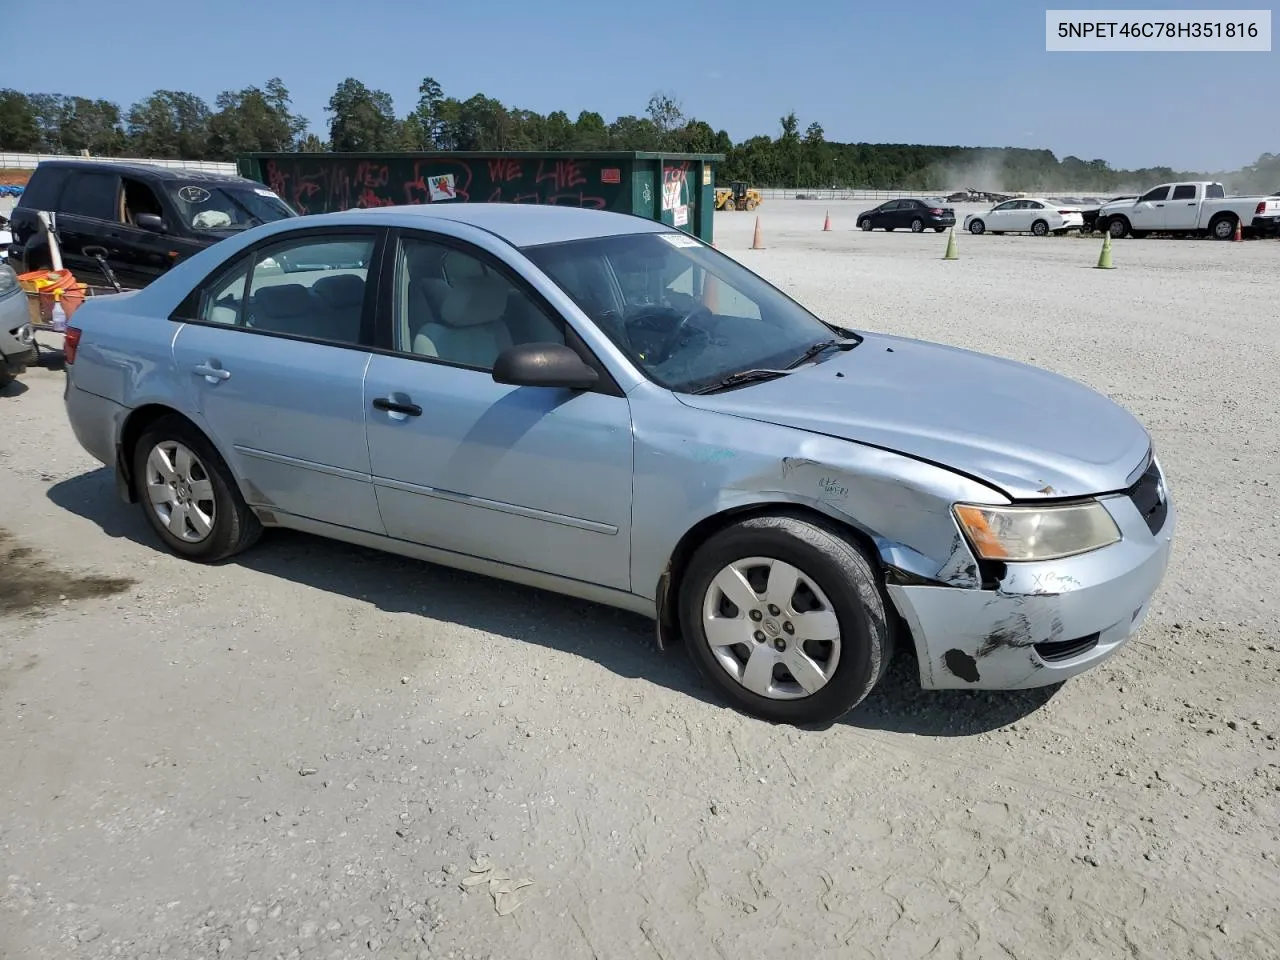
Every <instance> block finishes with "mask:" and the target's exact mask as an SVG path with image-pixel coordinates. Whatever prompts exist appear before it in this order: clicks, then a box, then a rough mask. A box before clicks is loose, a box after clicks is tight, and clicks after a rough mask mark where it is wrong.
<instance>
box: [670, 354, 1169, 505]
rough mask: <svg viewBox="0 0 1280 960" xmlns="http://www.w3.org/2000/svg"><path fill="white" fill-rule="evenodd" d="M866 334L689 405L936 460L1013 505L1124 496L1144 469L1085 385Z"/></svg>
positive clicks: (1133, 424) (1122, 413) (684, 398)
mask: <svg viewBox="0 0 1280 960" xmlns="http://www.w3.org/2000/svg"><path fill="white" fill-rule="evenodd" d="M861 335H862V336H864V337H865V340H864V341H863V343H862V344H861V345H859V346H857V347H855V348H854V349H852V350H849V351H846V352H844V353H839V354H835V355H834V356H832V357H831V359H829V360H826V361H824V362H821V363H817V364H811V365H809V366H805V367H801V368H800V369H798V370H796V371H795V372H793V373H792V374H790V375H788V376H785V377H779V378H777V379H775V380H769V381H765V382H762V383H756V384H751V385H748V386H744V387H740V388H737V389H733V390H728V391H726V392H724V393H719V394H708V395H704V396H699V395H690V394H681V395H679V397H680V400H681V402H683V403H685V404H688V405H689V406H691V407H697V408H700V409H704V410H709V411H715V412H718V413H723V414H727V415H729V416H735V417H743V418H746V419H751V420H759V421H762V422H765V423H773V424H778V425H780V426H788V427H794V428H796V429H799V430H807V431H811V432H813V433H821V434H825V435H827V436H832V437H839V438H841V439H845V440H851V441H853V442H855V443H863V444H868V445H871V446H875V447H881V448H883V449H887V450H892V451H894V452H897V453H902V454H905V455H907V456H910V457H915V458H917V459H920V460H927V461H929V462H931V463H936V464H939V465H941V466H944V467H947V468H949V469H952V470H955V471H957V472H960V473H963V474H967V475H968V476H971V477H974V478H975V479H978V480H981V481H983V482H985V483H987V484H989V485H991V486H994V487H996V488H997V489H999V490H1000V491H1002V492H1003V493H1005V494H1006V495H1007V496H1009V497H1011V498H1013V499H1033V500H1034V499H1044V498H1048V497H1075V496H1087V495H1091V494H1099V493H1107V492H1111V491H1115V490H1122V489H1124V488H1126V487H1127V486H1128V485H1129V483H1130V482H1131V480H1130V478H1131V477H1133V476H1135V475H1136V472H1137V471H1138V469H1139V468H1140V467H1142V466H1144V463H1145V459H1146V455H1147V453H1148V451H1149V450H1150V447H1151V438H1150V436H1149V435H1148V433H1147V431H1146V429H1145V428H1144V427H1143V426H1142V424H1141V423H1139V422H1138V420H1137V419H1136V418H1135V417H1134V416H1133V415H1132V414H1130V413H1129V412H1128V411H1127V410H1125V409H1124V408H1123V407H1121V406H1119V405H1118V404H1116V403H1113V402H1112V401H1111V400H1109V399H1107V398H1106V397H1104V396H1102V395H1101V394H1099V393H1096V392H1095V391H1093V390H1091V389H1089V388H1088V387H1086V386H1084V385H1083V384H1080V383H1077V382H1075V381H1074V380H1069V379H1067V378H1066V377H1062V376H1059V375H1058V374H1055V373H1050V372H1049V371H1047V370H1041V369H1040V368H1038V367H1033V366H1030V365H1028V364H1023V363H1017V362H1015V361H1012V360H1004V359H1001V358H999V357H992V356H987V355H985V354H980V353H974V352H972V351H968V350H961V349H959V348H955V347H948V346H944V345H942V344H935V343H927V342H924V341H919V340H909V339H904V338H901V337H890V336H883V335H876V334H861Z"/></svg>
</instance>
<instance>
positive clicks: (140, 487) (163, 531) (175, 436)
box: [132, 415, 262, 563]
mask: <svg viewBox="0 0 1280 960" xmlns="http://www.w3.org/2000/svg"><path fill="white" fill-rule="evenodd" d="M169 441H177V442H179V443H181V444H183V445H184V446H186V447H187V448H188V449H189V450H190V451H191V452H192V453H194V454H195V455H196V457H197V458H198V459H199V461H200V464H201V465H202V467H203V468H204V471H203V472H204V473H205V475H206V476H207V477H208V480H209V482H210V486H211V487H212V489H213V503H214V515H213V529H212V531H211V532H210V533H209V535H208V536H207V537H205V538H204V539H203V540H201V541H199V542H197V543H191V542H188V541H185V540H182V539H181V538H179V537H176V536H174V535H173V534H172V533H170V532H169V530H168V529H167V528H166V527H165V525H164V524H163V523H161V521H160V518H159V517H158V516H157V515H156V511H155V509H153V507H152V505H151V501H150V497H149V496H148V493H147V458H148V457H149V456H150V455H151V451H152V450H153V449H154V448H155V447H156V445H157V444H162V443H165V442H169ZM132 466H133V486H134V491H135V493H136V494H137V497H138V503H139V505H140V506H141V507H142V512H143V514H145V516H146V518H147V523H149V524H150V525H151V529H153V530H154V531H155V532H156V535H157V536H159V537H160V540H161V541H162V542H163V543H164V545H165V546H166V547H168V548H169V550H170V551H171V552H172V553H175V554H177V555H178V556H180V557H184V558H186V559H188V560H194V561H196V562H197V563H218V562H219V561H222V560H225V559H227V558H228V557H231V556H234V555H235V554H237V553H240V552H242V551H244V550H247V549H248V548H249V547H251V546H253V544H254V543H255V542H256V541H257V540H258V538H259V537H260V536H261V535H262V524H261V523H260V522H259V521H258V518H257V517H256V516H255V515H254V513H253V511H251V510H250V509H249V507H248V505H247V504H245V502H244V497H242V496H241V495H240V490H239V488H238V487H237V486H236V483H235V479H234V478H233V477H232V475H231V471H230V470H229V469H228V468H227V465H226V463H225V462H224V461H223V459H222V457H221V456H220V455H219V454H218V451H217V450H216V449H214V446H213V444H211V443H210V442H209V441H208V439H206V438H205V436H204V434H203V433H201V432H200V431H199V430H198V429H196V427H195V426H194V425H193V424H192V423H191V422H190V421H189V420H187V419H185V418H183V417H180V416H176V415H173V416H167V417H161V418H160V419H159V420H157V421H155V422H154V423H153V424H151V425H150V426H149V427H147V429H146V431H145V432H144V433H143V434H142V436H141V437H139V438H138V443H137V445H136V446H135V447H134V449H133V464H132Z"/></svg>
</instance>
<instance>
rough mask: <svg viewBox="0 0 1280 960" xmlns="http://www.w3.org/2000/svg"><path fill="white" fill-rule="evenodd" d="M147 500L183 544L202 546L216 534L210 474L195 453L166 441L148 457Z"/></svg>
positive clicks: (177, 443)
mask: <svg viewBox="0 0 1280 960" xmlns="http://www.w3.org/2000/svg"><path fill="white" fill-rule="evenodd" d="M146 486H147V499H148V501H149V502H150V504H151V509H152V510H154V511H155V514H156V516H157V517H158V518H159V520H160V523H161V524H163V525H164V527H165V528H166V529H167V530H168V531H169V532H170V533H171V534H173V535H174V536H175V537H177V538H178V539H179V540H183V541H185V542H187V543H199V542H200V541H202V540H204V539H206V538H207V537H208V536H209V535H210V534H211V533H213V523H214V519H215V518H216V516H217V514H216V509H217V507H216V504H215V503H214V500H213V484H212V483H210V482H209V472H208V471H207V470H205V468H204V464H203V463H201V462H200V458H199V457H197V456H196V455H195V454H194V453H192V452H191V450H190V449H189V448H188V447H187V446H185V445H184V444H182V443H179V442H178V441H177V440H166V441H165V442H163V443H158V444H156V445H155V446H154V447H152V448H151V453H150V454H148V455H147V475H146Z"/></svg>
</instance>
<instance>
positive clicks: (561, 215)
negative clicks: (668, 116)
mask: <svg viewBox="0 0 1280 960" xmlns="http://www.w3.org/2000/svg"><path fill="white" fill-rule="evenodd" d="M335 245H338V246H341V247H342V249H343V250H344V251H346V252H345V253H344V255H343V257H340V258H335V257H333V256H326V255H324V251H325V250H331V249H333V248H334V247H335ZM282 263H293V264H295V265H308V268H307V269H294V270H293V271H291V272H290V271H285V270H283V269H282V268H281V266H280V264H282ZM73 320H74V324H73V326H71V327H70V328H69V329H68V331H67V337H66V362H67V369H68V384H67V391H66V409H67V413H68V416H69V418H70V422H71V425H72V427H73V428H74V431H75V434H76V436H77V437H78V438H79V441H80V443H81V444H82V445H83V447H84V448H85V449H86V450H87V451H88V452H89V453H91V454H92V455H93V456H95V457H96V458H98V459H99V460H101V461H102V462H103V463H105V464H109V465H112V466H113V467H114V469H115V473H116V477H117V486H118V489H119V491H120V494H121V497H122V499H123V500H124V501H126V502H129V503H135V504H137V505H138V508H139V509H140V510H141V511H142V512H143V514H144V516H145V517H146V519H147V521H148V523H149V524H150V525H151V527H152V529H153V531H154V534H155V536H156V537H157V538H158V540H159V541H160V542H161V543H162V544H163V545H164V547H166V548H167V549H169V550H170V551H172V552H173V553H176V554H178V555H179V556H182V557H186V558H188V559H190V560H192V561H196V562H204V563H208V562H214V561H219V560H223V559H225V558H227V557H231V556H233V555H236V554H238V553H239V552H240V551H243V550H245V549H247V548H249V547H250V546H251V545H252V544H253V543H254V542H255V541H256V540H257V539H258V538H259V536H260V535H261V534H262V532H263V531H264V529H269V528H274V527H288V528H292V529H296V530H302V531H307V532H311V533H314V534H319V535H322V536H326V537H331V538H334V539H337V540H341V541H346V542H349V543H354V544H363V545H366V546H370V547H374V548H378V549H382V550H386V551H389V552H391V553H395V554H400V555H403V556H407V557H416V558H419V559H422V560H426V561H430V562H433V563H438V564H444V565H447V566H452V567H457V568H462V569H466V570H471V571H476V572H480V573H483V574H487V575H490V576H493V577H497V578H502V579H505V580H509V581H514V582H518V583H522V584H526V585H530V586H534V587H539V588H543V589H547V590H551V591H556V592H559V593H561V594H563V595H566V596H568V597H573V598H577V599H580V600H586V601H593V602H597V603H602V604H608V605H612V606H615V607H620V608H625V609H628V610H632V611H635V612H638V613H640V614H643V615H646V616H648V617H650V618H652V619H653V620H654V621H656V625H657V630H656V633H657V640H658V645H659V646H660V647H666V646H667V645H669V644H673V643H676V642H680V643H682V644H683V645H684V647H685V648H686V649H687V650H688V652H689V654H690V655H691V657H692V659H693V661H694V663H695V664H696V665H697V667H698V668H699V669H701V671H702V672H703V673H704V674H705V675H706V677H707V678H708V679H709V680H710V682H711V683H712V684H713V685H714V686H715V688H716V689H717V690H718V691H719V692H720V693H721V694H722V695H723V697H724V698H725V699H727V700H728V701H729V702H730V703H732V704H733V705H735V706H736V707H737V708H739V709H741V710H743V711H745V712H747V713H750V714H753V715H755V716H758V717H762V718H765V719H768V720H771V721H776V722H784V723H796V724H807V723H815V722H827V721H830V720H831V719H833V718H835V717H838V716H840V715H841V714H843V713H845V712H846V711H849V710H850V709H852V708H854V707H855V706H857V705H858V704H859V703H860V702H861V701H862V700H863V699H864V698H865V697H866V696H867V695H868V693H869V692H870V691H871V690H872V688H873V687H874V686H875V685H876V683H877V682H878V681H879V680H880V679H881V678H882V677H883V676H884V674H885V671H886V669H887V666H888V664H889V662H890V658H891V657H892V656H893V654H894V651H895V648H897V649H898V650H899V651H900V652H903V653H906V652H907V651H908V650H909V649H913V650H914V651H915V655H916V660H917V661H918V664H919V667H918V670H919V680H920V683H921V684H922V685H923V686H924V687H927V688H935V689H936V688H961V689H979V688H981V689H1015V688H1025V687H1035V686H1042V685H1049V684H1055V683H1058V682H1060V681H1063V680H1065V679H1067V678H1069V677H1072V676H1074V675H1076V674H1079V673H1081V672H1083V671H1085V670H1087V669H1089V668H1090V667H1093V666H1094V665H1096V664H1098V663H1100V662H1101V661H1103V660H1105V659H1106V658H1108V657H1110V656H1112V655H1114V654H1115V653H1116V652H1117V651H1118V650H1119V649H1121V647H1122V646H1123V644H1124V643H1125V641H1126V640H1128V639H1129V637H1131V636H1132V635H1133V633H1134V631H1135V630H1137V629H1138V627H1139V625H1140V624H1141V623H1142V621H1143V618H1144V616H1145V615H1146V613H1147V611H1148V609H1149V605H1150V602H1151V598H1152V595H1153V594H1154V593H1155V592H1156V590H1157V588H1158V586H1159V584H1160V582H1161V580H1162V577H1163V575H1164V572H1165V568H1166V564H1167V562H1168V558H1169V552H1170V549H1171V544H1172V540H1173V535H1174V526H1175V515H1174V508H1173V505H1172V502H1171V500H1170V498H1169V494H1168V491H1167V489H1166V485H1165V478H1164V475H1163V472H1162V470H1161V467H1160V464H1159V462H1158V460H1157V459H1156V456H1155V453H1154V451H1153V448H1152V441H1151V437H1150V436H1149V435H1148V432H1147V431H1146V430H1145V429H1144V428H1143V426H1142V424H1140V423H1139V422H1138V421H1137V420H1136V419H1135V418H1134V417H1133V416H1131V415H1130V414H1129V413H1128V412H1126V411H1125V410H1124V409H1122V408H1121V407H1120V406H1117V405H1116V404H1114V403H1113V402H1111V401H1110V400H1108V399H1106V398H1105V397H1103V396H1101V395H1099V394H1097V393H1095V392H1093V391H1092V390H1089V389H1087V388H1086V387H1084V386H1082V385H1080V384H1077V383H1075V382H1073V381H1070V380H1067V379H1065V378H1063V377H1060V376H1057V375H1055V374H1052V373H1048V372H1045V371H1043V370H1039V369H1036V368H1034V367H1030V366H1026V365H1023V364H1020V363H1015V362H1012V361H1009V360H1003V359H997V358H995V357H990V356H984V355H980V354H976V353H972V352H968V351H965V350H960V349H956V348H952V347H948V346H942V345H938V344H932V343H925V342H919V341H913V340H907V339H902V338H898V337H892V336H884V335H880V334H875V333H871V332H867V331H860V330H853V329H847V328H845V327H843V326H841V325H839V324H835V323H831V322H826V321H823V320H822V319H820V318H818V317H817V316H815V315H814V314H812V313H811V312H810V311H809V310H807V309H806V308H804V307H803V306H801V305H800V304H799V303H797V302H796V301H794V300H793V299H791V298H790V297H788V296H787V295H785V294H784V293H782V292H781V291H779V290H778V289H777V288H775V287H773V286H772V285H770V284H769V283H767V282H766V281H765V280H763V279H761V278H760V277H759V276H758V275H756V274H755V273H753V272H752V271H750V270H748V269H747V268H746V267H744V266H742V265H741V264H740V263H738V262H737V261H735V260H733V259H732V258H730V257H728V256H725V255H724V254H721V253H720V252H718V251H717V250H715V249H714V248H712V247H711V246H709V245H707V244H705V243H703V242H702V241H700V240H698V239H696V238H694V237H692V236H690V235H688V234H686V233H684V232H681V231H679V230H673V229H672V228H670V227H667V226H664V225H662V224H659V223H655V222H652V221H649V220H646V219H641V218H637V217H631V216H626V215H622V214H615V213H608V212H602V211H591V210H584V209H571V208H567V207H557V206H535V205H521V204H486V203H464V204H432V205H421V206H415V207H390V208H381V209H374V210H359V211H347V212H344V213H334V214H325V215H320V216H313V217H308V218H304V219H302V220H293V221H282V222H278V223H272V224H266V225H263V226H259V227H255V228H253V229H250V230H246V231H244V232H243V233H241V234H239V235H236V236H232V237H228V238H227V239H226V240H224V241H222V242H221V243H219V244H218V245H216V246H215V247H211V248H209V249H208V250H205V251H203V252H201V253H199V254H197V255H196V256H194V257H192V258H191V259H190V260H188V261H185V262H183V263H180V264H177V265H176V266H175V267H174V268H173V269H172V270H171V271H169V272H168V273H166V274H165V275H164V276H162V277H160V278H158V279H157V280H156V281H155V282H153V283H152V284H151V285H150V286H148V287H147V288H146V289H144V290H142V291H140V292H137V293H131V294H127V295H124V296H117V297H104V298H95V299H92V300H90V301H87V302H86V303H85V305H84V306H82V307H81V308H80V309H79V310H78V311H77V313H76V315H75V317H74V318H73ZM304 575H305V574H304ZM415 602H420V603H421V604H422V605H423V607H424V609H425V610H427V611H430V609H431V598H430V596H427V595H424V596H421V597H419V598H417V601H415Z"/></svg>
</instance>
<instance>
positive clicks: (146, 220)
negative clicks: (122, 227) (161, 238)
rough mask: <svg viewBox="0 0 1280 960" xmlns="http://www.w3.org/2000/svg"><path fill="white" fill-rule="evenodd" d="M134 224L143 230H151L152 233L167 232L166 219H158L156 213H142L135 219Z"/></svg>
mask: <svg viewBox="0 0 1280 960" xmlns="http://www.w3.org/2000/svg"><path fill="white" fill-rule="evenodd" d="M133 222H134V223H136V224H137V225H138V226H140V227H141V228H142V229H143V230H150V231H151V232H152V233H164V232H165V227H164V218H162V217H157V216H156V215H155V214H154V213H140V214H138V215H137V216H136V217H134V218H133Z"/></svg>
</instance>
